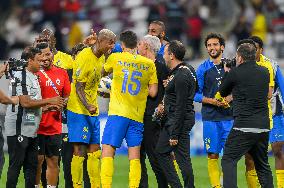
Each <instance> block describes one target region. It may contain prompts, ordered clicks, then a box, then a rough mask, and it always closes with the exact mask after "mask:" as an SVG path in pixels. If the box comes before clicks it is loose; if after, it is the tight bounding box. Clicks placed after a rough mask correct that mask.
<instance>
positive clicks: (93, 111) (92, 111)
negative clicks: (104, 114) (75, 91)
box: [87, 105, 97, 114]
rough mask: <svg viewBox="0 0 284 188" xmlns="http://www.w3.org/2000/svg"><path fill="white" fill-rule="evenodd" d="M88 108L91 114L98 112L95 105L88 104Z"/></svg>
mask: <svg viewBox="0 0 284 188" xmlns="http://www.w3.org/2000/svg"><path fill="white" fill-rule="evenodd" d="M87 110H88V111H89V113H90V114H95V113H96V112H97V108H96V107H95V106H93V105H88V107H87Z"/></svg>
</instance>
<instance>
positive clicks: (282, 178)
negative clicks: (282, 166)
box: [276, 170, 284, 188]
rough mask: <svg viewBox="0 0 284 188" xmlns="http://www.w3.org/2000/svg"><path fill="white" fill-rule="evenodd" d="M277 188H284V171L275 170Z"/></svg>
mask: <svg viewBox="0 0 284 188" xmlns="http://www.w3.org/2000/svg"><path fill="white" fill-rule="evenodd" d="M276 179H277V187H278V188H284V170H276Z"/></svg>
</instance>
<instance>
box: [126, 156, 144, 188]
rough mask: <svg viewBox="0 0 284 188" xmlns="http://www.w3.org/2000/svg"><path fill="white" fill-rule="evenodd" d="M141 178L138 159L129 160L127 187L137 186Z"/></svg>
mask: <svg viewBox="0 0 284 188" xmlns="http://www.w3.org/2000/svg"><path fill="white" fill-rule="evenodd" d="M140 179H141V163H140V159H132V160H130V168H129V188H138V187H139V183H140Z"/></svg>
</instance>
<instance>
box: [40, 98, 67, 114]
mask: <svg viewBox="0 0 284 188" xmlns="http://www.w3.org/2000/svg"><path fill="white" fill-rule="evenodd" d="M45 100H46V101H47V105H45V106H44V107H43V108H42V111H43V112H46V111H63V108H64V107H65V106H66V105H67V101H68V99H66V98H62V97H60V96H57V97H53V98H48V99H45Z"/></svg>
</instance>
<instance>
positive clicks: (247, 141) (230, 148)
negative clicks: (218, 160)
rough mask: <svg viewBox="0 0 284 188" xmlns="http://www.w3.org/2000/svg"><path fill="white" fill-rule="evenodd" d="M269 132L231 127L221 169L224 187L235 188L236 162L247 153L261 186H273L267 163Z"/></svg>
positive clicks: (270, 187) (268, 187)
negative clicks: (253, 131)
mask: <svg viewBox="0 0 284 188" xmlns="http://www.w3.org/2000/svg"><path fill="white" fill-rule="evenodd" d="M268 139H269V133H268V132H264V133H248V132H242V131H239V130H234V129H232V130H231V132H230V134H229V136H228V138H227V141H226V144H225V148H224V155H223V158H222V169H223V174H224V177H223V178H224V179H223V184H224V185H223V186H224V188H237V164H238V161H239V160H240V159H241V157H242V156H243V155H245V154H246V153H249V154H250V155H251V156H252V158H253V160H254V164H255V169H256V172H257V176H258V180H259V183H260V185H261V187H262V188H273V187H274V186H273V178H272V172H271V169H270V166H269V163H268Z"/></svg>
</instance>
